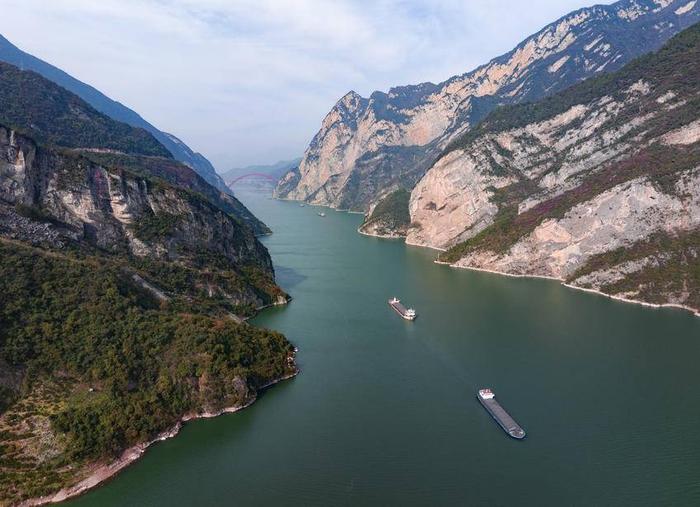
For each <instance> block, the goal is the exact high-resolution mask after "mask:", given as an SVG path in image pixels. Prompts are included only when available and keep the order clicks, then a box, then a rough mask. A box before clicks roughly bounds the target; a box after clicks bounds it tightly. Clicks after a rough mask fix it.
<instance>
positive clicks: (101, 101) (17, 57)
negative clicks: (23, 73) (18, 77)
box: [0, 35, 229, 192]
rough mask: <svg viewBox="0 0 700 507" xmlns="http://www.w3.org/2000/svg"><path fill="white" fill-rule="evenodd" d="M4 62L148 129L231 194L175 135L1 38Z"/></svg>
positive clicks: (207, 164) (175, 154) (0, 56)
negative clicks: (34, 73)
mask: <svg viewBox="0 0 700 507" xmlns="http://www.w3.org/2000/svg"><path fill="white" fill-rule="evenodd" d="M0 61H4V62H8V63H11V64H13V65H15V66H17V67H19V68H20V69H23V70H33V71H34V72H37V73H38V74H41V75H42V76H44V77H45V78H46V79H49V80H51V81H53V82H54V83H56V84H59V85H60V86H62V87H63V88H65V89H66V90H69V91H71V92H73V93H74V94H76V95H77V96H78V97H80V98H82V99H83V100H84V101H85V102H87V103H88V104H90V105H91V106H92V107H94V108H95V109H97V110H98V111H100V112H102V113H104V114H106V115H107V116H109V117H110V118H112V119H114V120H117V121H120V122H123V123H126V124H128V125H131V126H134V127H140V128H142V129H145V130H147V131H148V132H150V133H151V134H153V136H154V137H155V138H156V139H157V140H158V141H160V143H161V144H162V145H163V146H165V147H166V148H167V149H168V151H169V152H170V153H171V154H172V156H173V157H174V158H175V159H177V160H179V161H180V162H183V163H185V164H187V165H188V166H190V167H191V168H192V169H194V170H195V171H196V172H197V173H198V174H199V175H200V176H202V177H203V178H204V179H205V180H206V181H207V182H209V184H211V185H213V186H215V187H216V188H218V189H219V190H221V191H223V192H229V189H228V187H227V186H226V185H225V184H224V181H223V180H222V179H221V178H220V177H219V175H218V174H217V173H216V170H215V169H214V166H212V164H211V162H209V161H208V160H207V159H206V158H205V157H204V156H203V155H201V154H200V153H196V152H194V151H192V149H190V148H189V147H188V146H187V145H186V144H185V143H183V142H182V141H181V140H180V139H178V138H177V137H175V136H174V135H172V134H168V133H166V132H162V131H160V130H158V129H157V128H156V127H154V126H153V125H151V124H150V123H148V122H147V121H146V120H144V119H143V118H141V116H139V115H138V113H136V112H134V111H132V110H131V109H129V108H128V107H126V106H124V105H123V104H121V103H119V102H117V101H114V100H112V99H110V98H109V97H107V96H106V95H104V94H103V93H102V92H100V91H98V90H96V89H95V88H93V87H92V86H90V85H87V84H85V83H83V82H81V81H78V80H77V79H75V78H74V77H72V76H70V75H69V74H67V73H65V72H64V71H62V70H61V69H58V68H56V67H54V66H53V65H51V64H49V63H46V62H45V61H43V60H40V59H39V58H36V57H35V56H32V55H30V54H28V53H25V52H24V51H22V50H21V49H19V48H18V47H16V46H15V45H13V44H12V43H11V42H10V41H8V40H7V39H6V38H4V37H2V36H1V35H0Z"/></svg>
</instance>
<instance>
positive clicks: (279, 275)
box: [275, 264, 308, 290]
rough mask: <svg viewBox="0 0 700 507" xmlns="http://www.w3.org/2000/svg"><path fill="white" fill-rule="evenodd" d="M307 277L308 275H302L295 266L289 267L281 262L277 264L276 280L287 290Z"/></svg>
mask: <svg viewBox="0 0 700 507" xmlns="http://www.w3.org/2000/svg"><path fill="white" fill-rule="evenodd" d="M307 278H308V277H307V276H305V275H302V274H301V273H299V272H298V271H297V270H295V269H293V268H287V267H284V266H280V265H279V264H277V265H275V281H276V282H277V285H279V286H280V287H282V288H283V289H285V290H289V289H291V288H293V287H296V286H297V285H299V284H300V283H301V282H303V281H304V280H306V279H307Z"/></svg>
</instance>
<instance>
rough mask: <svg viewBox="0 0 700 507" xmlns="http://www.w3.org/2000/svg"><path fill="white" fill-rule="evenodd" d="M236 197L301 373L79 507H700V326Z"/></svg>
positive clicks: (180, 439)
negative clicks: (282, 293)
mask: <svg viewBox="0 0 700 507" xmlns="http://www.w3.org/2000/svg"><path fill="white" fill-rule="evenodd" d="M241 197H242V200H243V201H244V202H245V203H246V204H247V205H248V206H249V207H250V208H251V209H252V211H253V212H254V213H255V214H256V215H258V216H259V217H260V218H262V219H263V220H264V221H265V222H266V223H267V224H268V225H270V226H271V227H272V229H273V230H274V234H273V235H272V236H270V237H267V238H265V239H264V243H265V244H266V246H267V247H268V248H269V250H270V252H271V254H272V257H273V260H274V263H275V266H276V270H277V278H278V282H279V283H280V285H281V286H282V287H283V288H285V289H286V290H287V291H288V292H289V293H290V294H291V295H292V296H293V298H294V300H293V301H292V303H291V304H289V305H288V306H286V307H280V308H274V309H269V310H265V311H264V312H262V313H261V314H260V315H259V316H258V317H257V318H256V319H255V320H254V321H253V322H254V323H255V324H256V325H259V326H266V327H270V328H273V329H276V330H279V331H281V332H283V333H285V334H286V335H287V337H288V338H289V339H290V340H291V341H292V342H293V343H294V344H295V345H296V346H298V347H299V354H298V364H299V366H300V368H301V370H302V371H301V374H300V375H299V376H297V377H296V378H295V379H292V380H289V381H286V382H283V383H281V384H278V385H277V386H275V387H273V388H271V389H269V390H268V391H266V392H265V393H264V394H263V395H262V396H261V397H260V399H259V400H258V401H257V402H256V403H255V404H254V405H253V406H252V407H250V408H248V409H246V410H243V411H241V412H238V413H235V414H229V415H224V416H221V417H218V418H215V419H208V420H199V421H194V422H190V423H188V424H186V425H185V427H184V428H183V429H182V431H181V432H180V434H179V435H178V436H177V437H176V438H173V439H170V440H167V441H165V442H161V443H158V444H157V445H155V446H153V447H152V448H151V449H149V450H148V451H147V452H146V454H145V456H144V457H143V458H142V459H141V460H140V461H138V462H137V463H135V464H134V465H132V466H130V467H129V468H128V469H126V470H125V471H124V472H122V473H121V474H119V476H118V477H116V478H115V479H114V480H112V481H110V482H108V483H107V484H105V485H104V486H102V487H100V488H98V489H96V490H94V491H91V492H89V493H88V494H86V495H84V496H82V497H80V498H77V499H75V500H74V501H72V502H71V504H72V505H76V506H78V505H80V506H85V505H91V506H106V505H148V506H151V505H152V506H172V505H197V506H215V505H244V506H248V505H272V504H278V505H293V506H296V505H309V506H326V505H536V506H542V505H557V506H558V505H700V367H699V365H700V319H699V318H697V317H694V316H692V315H691V314H690V313H686V312H683V311H680V310H674V309H649V308H644V307H642V306H639V305H633V304H627V303H623V302H617V301H613V300H610V299H608V298H605V297H601V296H597V295H593V294H587V293H583V292H580V291H575V290H572V289H568V288H565V287H562V286H561V285H559V284H558V283H556V282H553V281H548V280H538V279H514V278H509V277H502V276H498V275H493V274H487V273H480V272H473V271H468V270H457V269H452V268H449V267H447V266H440V265H436V264H434V263H433V262H432V260H433V259H434V257H435V252H432V251H430V250H426V249H419V248H412V247H406V246H405V245H404V244H403V243H402V242H399V241H387V240H379V239H375V238H367V237H363V236H360V235H358V234H357V233H356V232H355V230H356V228H357V226H358V225H359V224H360V222H361V216H360V215H353V214H347V213H342V212H335V211H332V210H325V211H326V214H327V216H326V217H325V218H321V217H319V216H318V215H317V212H318V209H317V208H313V207H308V206H307V207H304V208H301V207H300V206H299V205H298V204H296V203H292V202H280V201H274V200H270V199H268V198H267V197H266V196H265V195H262V194H244V195H242V196H241ZM394 295H396V296H397V297H400V298H402V300H404V301H405V302H406V303H407V304H409V305H411V306H414V307H415V308H416V309H417V311H418V314H419V316H418V319H417V320H416V321H415V322H406V321H403V320H402V319H401V318H399V316H398V315H396V314H395V313H394V312H393V311H392V310H391V309H390V308H389V306H388V305H387V302H386V301H387V299H388V298H390V297H391V296H394ZM480 387H491V388H492V389H493V390H494V391H495V392H496V395H497V398H498V399H499V401H500V402H501V404H502V405H503V406H504V407H505V408H506V410H508V411H509V412H510V413H511V414H512V415H513V417H514V418H515V419H516V420H517V421H518V422H519V423H520V424H521V426H523V428H524V429H525V430H526V431H527V438H526V439H525V440H523V441H516V440H513V439H511V438H509V437H508V436H507V435H506V434H505V433H504V432H503V431H502V430H501V429H500V427H498V426H497V425H496V423H495V422H494V421H493V420H492V419H491V417H490V416H489V415H488V413H487V412H486V411H485V410H484V409H483V408H482V407H481V405H480V404H479V403H478V402H477V400H476V398H475V394H476V390H477V389H478V388H480Z"/></svg>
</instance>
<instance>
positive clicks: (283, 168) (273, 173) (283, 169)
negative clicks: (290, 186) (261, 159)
mask: <svg viewBox="0 0 700 507" xmlns="http://www.w3.org/2000/svg"><path fill="white" fill-rule="evenodd" d="M300 162H301V157H299V158H295V159H293V160H281V161H279V162H277V163H275V164H270V165H249V166H247V167H238V168H236V169H231V170H230V171H226V172H225V173H224V174H222V175H221V177H222V178H223V179H224V181H225V182H226V184H227V185H231V182H233V181H235V180H236V179H237V178H241V177H244V176H247V175H255V174H264V175H267V176H269V177H270V178H271V179H270V180H269V181H270V184H275V183H276V182H277V181H279V179H280V178H281V177H282V176H284V175H285V174H286V173H287V172H288V171H290V170H291V169H294V168H295V167H299V163H300ZM245 181H246V180H241V181H240V182H241V183H243V182H245ZM258 181H259V180H258Z"/></svg>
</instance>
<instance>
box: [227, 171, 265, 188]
mask: <svg viewBox="0 0 700 507" xmlns="http://www.w3.org/2000/svg"><path fill="white" fill-rule="evenodd" d="M249 178H255V179H262V180H266V181H269V182H270V184H272V185H275V184H276V183H277V178H275V177H273V176H270V175H269V174H265V173H247V174H242V175H240V176H237V177H235V178H233V179H232V180H231V181H229V182H228V186H229V187H233V186H234V185H235V184H236V183H238V182H239V181H241V180H245V179H249Z"/></svg>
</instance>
